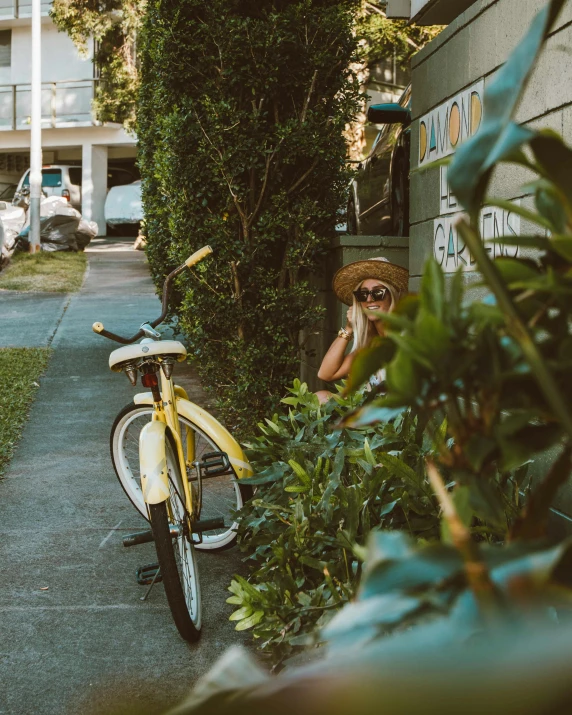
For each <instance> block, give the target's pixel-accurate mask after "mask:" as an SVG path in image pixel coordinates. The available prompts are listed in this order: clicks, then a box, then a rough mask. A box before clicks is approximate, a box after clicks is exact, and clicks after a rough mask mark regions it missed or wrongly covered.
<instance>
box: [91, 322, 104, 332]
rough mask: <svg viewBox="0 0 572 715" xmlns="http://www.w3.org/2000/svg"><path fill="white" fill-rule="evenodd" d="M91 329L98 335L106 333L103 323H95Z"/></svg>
mask: <svg viewBox="0 0 572 715" xmlns="http://www.w3.org/2000/svg"><path fill="white" fill-rule="evenodd" d="M91 329H92V330H93V332H94V333H97V334H98V335H99V334H100V333H102V332H103V331H104V329H105V328H104V327H103V323H94V324H93V325H92V326H91Z"/></svg>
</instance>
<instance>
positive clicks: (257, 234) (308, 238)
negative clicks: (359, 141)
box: [138, 0, 358, 425]
mask: <svg viewBox="0 0 572 715" xmlns="http://www.w3.org/2000/svg"><path fill="white" fill-rule="evenodd" d="M355 6H356V2H355V1H354V0H337V1H336V2H332V1H331V0H296V1H295V2H283V1H279V0H263V2H251V1H247V0H233V1H232V2H228V1H227V0H224V1H223V0H213V2H209V3H204V2H202V0H186V1H185V2H170V3H165V2H158V1H157V0H151V2H149V3H148V5H147V15H146V18H145V25H144V31H143V33H142V38H141V58H142V68H141V82H142V88H141V93H140V101H139V114H138V117H139V127H138V135H139V138H140V165H141V171H142V176H143V180H144V181H143V187H144V188H143V197H144V204H145V214H146V227H147V228H146V230H147V234H148V248H147V255H148V257H149V261H150V264H151V269H152V272H153V275H154V277H155V280H156V281H157V283H158V284H160V283H161V281H162V280H163V276H164V275H165V274H166V273H167V272H168V271H169V270H170V269H172V268H173V267H174V266H175V265H176V264H178V263H180V262H181V261H182V260H183V259H184V258H186V257H187V256H188V255H189V254H190V253H191V251H193V250H195V249H197V248H199V247H200V246H202V245H204V244H210V245H211V246H212V247H213V249H214V251H215V253H214V257H213V259H211V260H209V261H208V262H205V264H203V265H202V266H201V267H200V268H199V269H198V270H197V271H196V272H195V273H194V274H193V275H192V276H186V277H184V278H182V279H181V282H180V284H179V290H180V303H179V305H178V307H177V309H176V314H177V316H178V318H179V322H180V325H181V327H182V328H183V330H184V331H185V334H186V337H187V340H188V343H189V345H190V349H191V352H192V353H194V355H195V356H196V361H197V367H198V369H199V371H200V373H201V375H202V377H203V378H204V382H205V384H206V386H207V387H212V388H213V389H214V390H215V391H216V395H217V397H218V399H219V405H220V407H221V409H222V411H223V416H225V417H226V418H227V420H230V421H231V422H232V423H233V424H235V425H236V424H238V423H242V424H245V423H246V424H252V423H255V421H256V419H260V418H261V417H262V415H263V414H268V412H269V411H270V410H271V409H272V405H274V404H276V402H277V399H279V397H280V395H281V394H282V391H283V389H284V385H285V384H288V383H289V382H290V381H291V379H292V378H293V377H294V376H295V375H296V373H297V370H298V365H299V357H300V345H299V333H300V330H302V329H304V328H308V327H310V326H312V325H313V324H314V323H315V321H316V320H317V318H318V317H319V316H320V315H321V313H320V311H319V310H318V309H317V308H316V307H315V306H314V304H313V303H314V297H315V289H314V288H312V287H311V286H310V284H309V282H308V277H309V274H310V272H311V271H317V272H319V271H320V270H321V267H322V265H323V259H324V256H325V253H326V251H327V249H328V246H329V241H330V237H331V236H332V234H333V229H334V226H335V224H336V223H337V221H338V220H339V219H337V218H336V215H337V213H338V210H339V209H340V207H341V206H343V205H344V203H345V198H344V197H345V191H346V186H347V182H348V178H349V173H348V170H347V168H346V164H345V155H346V148H345V143H344V139H343V137H342V132H343V129H344V127H345V125H346V123H347V122H348V120H349V119H350V118H351V117H352V115H353V113H354V111H355V108H356V99H357V95H358V88H357V84H356V83H355V82H354V81H353V77H352V75H351V73H350V71H349V70H348V69H347V67H348V65H349V63H350V60H351V58H352V56H353V54H354V50H355V39H354V37H353V36H352V32H351V28H352V21H353V14H354V10H355Z"/></svg>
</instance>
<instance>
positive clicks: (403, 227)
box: [391, 157, 409, 236]
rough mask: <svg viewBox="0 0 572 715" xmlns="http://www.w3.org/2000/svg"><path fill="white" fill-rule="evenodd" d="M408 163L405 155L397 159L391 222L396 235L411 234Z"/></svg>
mask: <svg viewBox="0 0 572 715" xmlns="http://www.w3.org/2000/svg"><path fill="white" fill-rule="evenodd" d="M407 183H408V171H407V163H406V161H405V159H404V158H403V157H400V158H399V159H398V160H397V163H396V166H395V179H394V181H393V190H392V192H391V224H392V234H393V235H394V236H409V190H408V189H409V187H408V185H407Z"/></svg>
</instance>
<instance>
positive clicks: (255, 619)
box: [235, 611, 264, 631]
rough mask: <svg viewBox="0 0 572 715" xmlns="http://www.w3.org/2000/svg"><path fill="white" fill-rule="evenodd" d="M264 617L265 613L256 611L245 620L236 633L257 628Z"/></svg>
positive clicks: (241, 622)
mask: <svg viewBox="0 0 572 715" xmlns="http://www.w3.org/2000/svg"><path fill="white" fill-rule="evenodd" d="M263 617H264V611H254V613H253V614H252V615H251V616H249V617H248V618H243V619H242V620H241V621H240V622H239V623H238V624H237V625H236V627H235V630H236V631H246V630H248V629H249V628H252V627H253V626H256V625H257V624H258V623H260V621H261V620H262V618H263Z"/></svg>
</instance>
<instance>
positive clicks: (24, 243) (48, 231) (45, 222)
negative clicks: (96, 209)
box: [15, 214, 91, 251]
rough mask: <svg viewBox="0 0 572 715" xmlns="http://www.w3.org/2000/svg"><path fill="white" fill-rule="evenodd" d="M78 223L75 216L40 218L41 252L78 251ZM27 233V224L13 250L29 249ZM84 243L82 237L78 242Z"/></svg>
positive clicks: (56, 215) (54, 215)
mask: <svg viewBox="0 0 572 715" xmlns="http://www.w3.org/2000/svg"><path fill="white" fill-rule="evenodd" d="M79 223H80V219H79V218H78V217H77V216H61V215H59V214H53V215H52V216H42V217H40V244H41V248H42V251H79V250H80V248H79V246H78V240H77V236H76V234H77V231H78V226H79ZM29 233H30V226H29V224H28V226H26V228H24V229H23V230H22V231H21V232H20V233H19V235H18V238H17V239H16V246H15V250H19V251H25V250H28V249H29V246H30V239H29ZM90 240H91V239H90ZM84 241H85V239H84V238H83V236H82V238H81V239H80V242H82V243H83V242H84ZM88 243H89V241H88ZM85 245H87V244H85ZM81 250H83V248H82V249H81Z"/></svg>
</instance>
